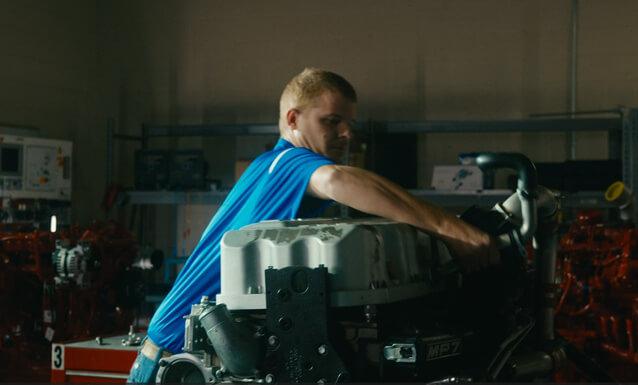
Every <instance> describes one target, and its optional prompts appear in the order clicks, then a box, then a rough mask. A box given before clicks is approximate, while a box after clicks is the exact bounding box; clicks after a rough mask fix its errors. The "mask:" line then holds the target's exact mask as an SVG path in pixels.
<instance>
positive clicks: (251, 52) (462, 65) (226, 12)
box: [100, 0, 638, 186]
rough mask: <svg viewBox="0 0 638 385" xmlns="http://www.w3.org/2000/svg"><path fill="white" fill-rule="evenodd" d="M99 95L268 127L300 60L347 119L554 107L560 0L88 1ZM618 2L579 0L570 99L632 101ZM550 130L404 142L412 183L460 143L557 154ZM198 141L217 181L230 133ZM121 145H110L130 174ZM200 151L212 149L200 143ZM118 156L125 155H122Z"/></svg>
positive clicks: (134, 126)
mask: <svg viewBox="0 0 638 385" xmlns="http://www.w3.org/2000/svg"><path fill="white" fill-rule="evenodd" d="M100 7H101V8H102V10H101V12H100V15H101V16H100V18H101V19H100V24H101V28H100V30H101V33H102V37H101V39H102V43H103V45H102V46H101V48H102V49H103V54H104V55H105V57H106V58H108V60H107V63H108V65H107V66H106V67H103V70H104V76H105V77H104V80H105V83H104V86H105V90H106V94H105V95H106V96H107V97H106V99H105V105H107V106H108V107H109V113H110V114H111V115H114V116H116V117H118V118H119V122H120V125H121V129H122V130H125V131H128V132H135V133H138V132H139V124H140V123H141V122H153V123H171V122H172V123H205V122H231V123H232V122H274V121H276V119H277V105H276V102H277V99H278V96H279V93H280V91H281V88H282V86H283V85H284V84H285V82H286V81H287V80H288V79H289V78H290V77H291V75H293V74H295V73H297V72H299V71H300V70H301V69H302V68H303V67H304V66H318V67H325V68H329V69H333V70H335V71H337V72H340V73H342V74H344V75H345V76H346V77H347V78H349V79H350V80H351V81H352V82H353V83H354V84H355V85H356V87H357V89H358V91H359V93H360V103H359V117H360V120H363V121H365V120H367V119H379V120H385V119H389V120H415V119H463V118H487V119H496V118H519V117H526V116H527V115H528V114H530V113H537V112H554V111H564V110H566V109H567V108H568V106H569V104H568V93H569V89H568V70H569V53H568V47H569V22H570V2H569V1H560V2H557V1H554V0H543V1H537V0H527V1H496V0H494V1H481V2H476V1H470V0H466V1H462V0H453V1H444V2H442V1H402V2H400V3H397V2H394V1H374V2H369V1H349V2H347V3H343V2H338V1H327V2H319V3H314V4H309V3H308V2H296V1H275V2H249V1H243V2H242V1H240V2H224V1H208V0H201V1H197V0H190V1H187V2H180V1H163V2H155V1H150V0H148V1H143V0H137V1H124V0H119V1H109V2H106V1H104V2H100ZM637 13H638V2H635V1H632V0H617V1H605V2H601V1H595V0H581V2H580V36H579V38H580V44H579V47H578V48H579V57H578V64H579V66H578V80H579V87H578V89H579V98H578V106H579V108H582V109H599V108H611V107H615V106H616V105H618V104H623V105H638V94H637V92H638V91H637V88H636V87H634V86H632V83H635V80H636V77H637V76H638V71H636V70H635V68H638V54H637V53H636V52H635V51H634V50H632V49H631V48H630V47H633V46H635V45H636V43H637V42H638V41H637V40H638V34H637V33H636V27H635V23H634V20H633V19H634V17H633V16H632V15H635V14H637ZM564 137H565V135H564V134H549V135H548V134H542V135H540V134H539V135H535V134H518V133H514V134H501V135H495V136H494V135H490V136H488V135H481V134H472V135H468V134H464V135H458V134H437V135H429V136H425V135H422V136H421V138H420V143H419V146H420V150H421V155H420V164H419V167H420V168H419V175H420V184H421V185H422V186H426V185H427V184H428V183H429V175H430V169H431V166H432V165H433V164H441V163H448V164H450V163H455V159H456V154H457V153H458V152H460V151H465V150H481V149H492V150H505V149H507V150H520V151H524V152H525V153H527V154H528V155H530V156H531V157H532V158H534V159H535V160H563V159H565V157H566V151H565V149H566V143H565V140H564ZM577 139H578V147H577V156H578V158H581V159H584V158H604V157H606V156H607V145H606V142H605V141H606V135H605V134H600V133H586V134H579V135H578V137H577ZM181 142H182V143H184V142H186V144H183V145H184V146H198V145H200V143H203V145H204V146H205V147H206V148H209V149H211V153H210V154H209V156H210V157H211V158H212V163H213V170H212V171H213V174H215V173H216V174H218V175H220V176H222V177H223V179H224V180H225V181H229V180H232V173H231V172H230V170H232V164H233V161H234V154H235V152H234V150H235V149H236V148H237V147H238V146H237V144H236V142H235V140H234V139H233V138H217V139H203V140H199V139H198V140H181ZM132 148H134V146H133V145H125V146H124V147H120V152H119V154H120V155H119V162H120V167H119V172H120V174H121V177H122V178H124V179H126V180H130V178H131V167H130V159H132V158H131V154H132V153H131V152H130V151H129V150H131V149H132ZM213 150H214V152H215V153H214V154H213V153H212V152H213ZM127 154H128V155H127Z"/></svg>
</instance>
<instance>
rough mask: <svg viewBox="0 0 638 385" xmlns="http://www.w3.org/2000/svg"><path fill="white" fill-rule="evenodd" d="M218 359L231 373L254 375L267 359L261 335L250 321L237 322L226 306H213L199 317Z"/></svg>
mask: <svg viewBox="0 0 638 385" xmlns="http://www.w3.org/2000/svg"><path fill="white" fill-rule="evenodd" d="M199 322H200V323H201V324H202V326H203V327H204V330H205V331H206V335H208V338H209V339H210V342H211V344H212V345H213V348H214V349H215V352H216V353H217V356H218V357H219V359H220V360H221V362H222V364H223V365H224V367H225V368H226V369H228V370H229V371H230V372H231V373H232V374H234V375H237V376H253V375H255V374H256V373H257V372H258V367H259V365H260V363H261V360H262V359H263V357H264V354H265V352H264V343H263V341H260V338H261V336H260V335H259V334H258V333H256V331H255V330H253V328H252V326H251V325H248V323H247V322H237V321H235V319H234V318H233V316H232V315H231V314H230V312H229V311H228V309H227V308H226V305H224V304H219V305H211V306H209V307H207V308H206V309H204V310H203V311H202V313H201V314H200V316H199Z"/></svg>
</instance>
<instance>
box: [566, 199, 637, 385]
mask: <svg viewBox="0 0 638 385" xmlns="http://www.w3.org/2000/svg"><path fill="white" fill-rule="evenodd" d="M637 242H638V230H637V229H636V228H635V227H633V226H629V225H618V226H610V225H605V224H604V223H603V216H602V213H601V212H599V211H586V212H581V213H580V214H579V215H578V217H577V220H576V221H575V222H574V223H573V224H572V226H571V227H570V229H569V231H568V232H567V234H566V235H565V236H564V237H563V238H562V239H561V241H560V250H559V263H560V266H559V267H560V268H561V269H562V280H561V284H560V288H561V294H560V297H559V301H558V304H557V306H556V325H557V329H558V333H559V334H561V335H562V336H563V337H565V338H566V339H567V340H569V341H570V342H572V343H573V344H575V345H576V346H578V347H579V348H581V349H582V350H584V351H585V352H586V353H587V354H589V355H590V356H592V357H593V358H596V359H598V360H600V361H601V363H602V364H603V366H605V367H607V368H608V369H609V370H610V374H612V376H614V377H615V378H616V379H618V380H621V381H622V380H632V379H635V378H637V377H636V376H637V375H638V354H637V351H636V348H637V346H636V344H637V343H638V341H636V332H637V330H636V327H637V326H638V280H637V279H638V248H637Z"/></svg>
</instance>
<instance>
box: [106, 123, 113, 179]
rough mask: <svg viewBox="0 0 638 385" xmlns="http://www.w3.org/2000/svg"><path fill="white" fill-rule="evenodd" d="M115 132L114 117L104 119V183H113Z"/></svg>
mask: <svg viewBox="0 0 638 385" xmlns="http://www.w3.org/2000/svg"><path fill="white" fill-rule="evenodd" d="M114 134H115V119H113V118H108V119H106V185H107V186H110V185H111V183H113V167H114V165H113V163H114V155H113V136H114Z"/></svg>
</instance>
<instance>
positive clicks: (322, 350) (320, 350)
mask: <svg viewBox="0 0 638 385" xmlns="http://www.w3.org/2000/svg"><path fill="white" fill-rule="evenodd" d="M327 352H328V349H327V348H326V345H324V344H321V345H319V347H318V348H317V353H319V354H320V355H322V356H324V355H326V353H327Z"/></svg>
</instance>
